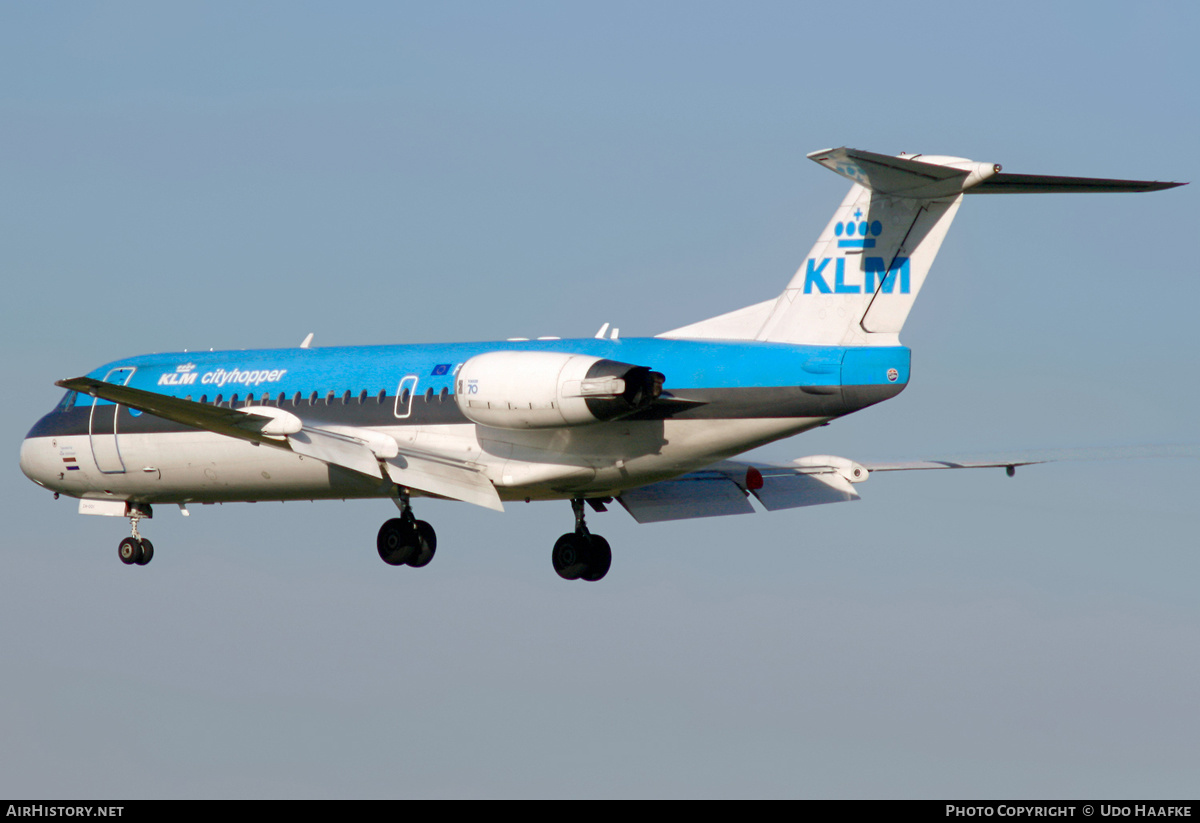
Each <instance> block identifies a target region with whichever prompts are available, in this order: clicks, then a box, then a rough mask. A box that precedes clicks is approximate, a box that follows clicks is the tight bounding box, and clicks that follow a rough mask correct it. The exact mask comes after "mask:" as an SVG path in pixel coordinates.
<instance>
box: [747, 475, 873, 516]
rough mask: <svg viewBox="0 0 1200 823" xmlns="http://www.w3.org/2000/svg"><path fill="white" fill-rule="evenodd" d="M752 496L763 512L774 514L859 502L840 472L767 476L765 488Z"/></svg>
mask: <svg viewBox="0 0 1200 823" xmlns="http://www.w3.org/2000/svg"><path fill="white" fill-rule="evenodd" d="M751 492H752V493H753V494H754V496H755V497H757V498H758V500H759V502H760V503H762V504H763V508H765V509H766V510H767V511H772V512H773V511H779V510H780V509H795V508H799V507H800V506H820V505H822V504H824V503H846V502H849V501H851V500H858V499H859V496H858V492H856V491H854V487H853V486H851V485H850V481H849V480H847V479H846V478H845V477H843V476H842V475H841V474H839V473H837V472H824V473H821V474H781V475H778V476H771V475H767V474H764V475H763V485H762V488H761V489H751Z"/></svg>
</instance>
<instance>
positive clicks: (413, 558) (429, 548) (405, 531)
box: [375, 489, 437, 569]
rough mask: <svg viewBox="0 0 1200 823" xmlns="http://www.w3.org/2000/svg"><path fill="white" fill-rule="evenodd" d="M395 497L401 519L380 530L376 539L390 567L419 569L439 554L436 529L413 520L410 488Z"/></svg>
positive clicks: (420, 521) (380, 555) (387, 524)
mask: <svg viewBox="0 0 1200 823" xmlns="http://www.w3.org/2000/svg"><path fill="white" fill-rule="evenodd" d="M393 494H394V496H393V499H394V500H395V503H396V505H397V506H398V507H399V509H400V516H399V517H393V518H392V519H391V520H389V521H387V522H386V523H384V524H383V525H382V526H380V527H379V536H378V537H377V538H376V539H375V544H376V547H377V548H378V549H379V557H380V559H382V560H383V562H384V563H387V564H388V565H389V566H412V567H414V568H418V569H419V568H421V567H422V566H426V565H428V564H429V561H430V560H432V559H433V553H434V552H435V551H437V534H435V533H434V531H433V526H431V525H429V524H428V523H426V522H425V521H424V520H417V519H416V518H415V517H413V513H412V506H410V505H409V503H408V490H407V489H396V490H394V492H393Z"/></svg>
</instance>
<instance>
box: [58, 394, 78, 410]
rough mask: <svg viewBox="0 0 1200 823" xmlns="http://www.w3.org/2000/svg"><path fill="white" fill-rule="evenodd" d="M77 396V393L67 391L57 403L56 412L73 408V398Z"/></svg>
mask: <svg viewBox="0 0 1200 823" xmlns="http://www.w3.org/2000/svg"><path fill="white" fill-rule="evenodd" d="M78 396H79V392H76V391H68V392H67V393H66V394H64V395H63V398H62V400H59V401H58V407H57V411H60V412H66V411H70V410H71V409H73V408H75V398H76V397H78Z"/></svg>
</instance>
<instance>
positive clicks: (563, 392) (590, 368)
mask: <svg viewBox="0 0 1200 823" xmlns="http://www.w3.org/2000/svg"><path fill="white" fill-rule="evenodd" d="M663 379H664V378H663V375H662V374H660V373H659V372H656V371H651V370H650V369H648V368H646V367H645V366H634V365H630V364H629V363H618V362H617V361H615V360H605V359H603V358H600V357H588V356H585V355H578V354H562V353H559V352H540V351H496V352H488V353H487V354H479V355H476V356H475V357H472V358H471V359H470V360H468V361H467V362H465V363H463V365H462V368H460V369H459V370H458V375H457V380H456V383H455V394H454V399H455V402H456V403H458V408H459V409H460V410H461V411H462V413H463V414H464V415H465V416H466V418H467V419H468V420H470V421H472V422H474V423H479V424H480V425H483V426H495V427H497V428H501V429H545V428H556V427H560V426H581V425H585V424H588V423H597V422H601V421H604V420H616V419H618V418H621V417H625V416H627V415H630V414H633V413H634V412H636V411H639V410H641V409H644V408H646V407H647V406H649V405H650V404H651V403H653V402H654V400H656V399H657V398H658V396H659V395H660V394H662V385H663Z"/></svg>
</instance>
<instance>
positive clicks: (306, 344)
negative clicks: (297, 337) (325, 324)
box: [300, 332, 313, 349]
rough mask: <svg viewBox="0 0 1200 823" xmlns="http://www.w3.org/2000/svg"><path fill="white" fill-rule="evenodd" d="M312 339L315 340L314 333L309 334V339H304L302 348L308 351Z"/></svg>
mask: <svg viewBox="0 0 1200 823" xmlns="http://www.w3.org/2000/svg"><path fill="white" fill-rule="evenodd" d="M312 339H313V333H312V332H309V333H308V337H306V338H304V342H303V343H301V344H300V348H302V349H307V348H308V346H309V344H310V343H312Z"/></svg>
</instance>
